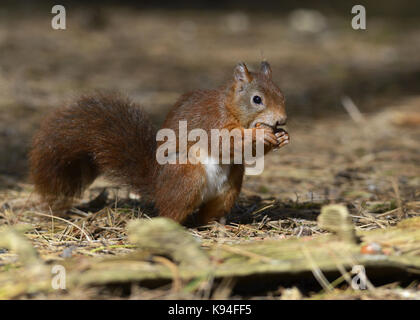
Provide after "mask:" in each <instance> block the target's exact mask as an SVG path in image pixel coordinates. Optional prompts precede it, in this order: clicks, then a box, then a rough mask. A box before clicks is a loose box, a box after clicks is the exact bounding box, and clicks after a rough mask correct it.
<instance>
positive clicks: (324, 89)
mask: <svg viewBox="0 0 420 320" xmlns="http://www.w3.org/2000/svg"><path fill="white" fill-rule="evenodd" d="M119 13H120V14H115V12H114V11H112V10H102V11H100V12H99V13H97V12H94V11H92V12H91V11H77V12H76V14H74V15H73V17H72V20H70V22H69V26H71V27H69V30H66V33H65V34H64V35H63V34H59V32H54V31H51V30H50V29H45V25H48V23H49V22H48V21H47V22H45V21H44V20H45V17H44V16H43V15H41V14H35V15H34V16H33V17H31V18H27V19H23V20H19V21H17V20H16V19H14V20H13V19H11V18H9V19H6V20H5V19H0V88H1V89H2V94H1V95H0V110H1V113H0V148H1V149H2V152H1V155H0V227H1V226H17V225H22V224H23V225H26V226H30V230H27V231H26V232H25V235H26V237H27V239H29V240H30V243H31V244H32V245H33V247H34V248H35V249H36V251H37V252H38V253H39V256H40V258H41V260H42V261H43V262H45V263H46V264H48V265H49V264H54V263H58V262H60V261H64V260H66V259H70V260H71V259H78V258H80V257H82V258H86V259H90V258H107V257H115V256H124V255H126V254H130V253H132V252H133V251H135V250H136V248H135V246H134V245H133V244H132V243H131V242H130V241H129V240H128V238H127V230H126V224H127V223H128V222H129V221H130V220H132V219H137V218H141V219H149V217H150V216H152V215H153V212H152V210H151V208H150V207H149V206H148V205H147V204H144V203H142V202H141V201H140V200H139V199H138V197H137V196H136V195H134V194H132V193H131V192H130V191H129V190H126V189H124V188H120V187H119V186H116V185H113V184H112V183H110V182H107V181H105V180H102V179H100V180H98V181H96V182H95V183H94V184H93V185H92V186H91V188H90V189H89V190H88V191H87V192H86V193H85V194H84V197H83V199H80V202H79V204H78V205H77V206H76V207H75V208H74V209H73V210H72V212H70V213H69V214H68V216H66V217H65V219H62V218H52V217H51V216H50V212H48V211H43V210H40V209H39V206H38V205H37V196H36V194H34V193H33V185H32V184H31V183H30V181H28V179H27V157H26V153H27V150H28V146H29V143H30V137H31V136H32V134H33V132H34V130H35V129H36V128H37V126H38V125H39V122H40V120H41V119H42V117H43V116H44V115H45V113H46V112H48V111H49V110H51V109H52V108H54V107H56V106H58V105H61V104H63V103H65V102H66V101H69V100H70V99H71V98H72V97H74V96H76V95H78V94H80V93H84V92H89V91H91V90H95V89H101V90H121V91H123V92H125V93H127V94H128V95H129V96H131V97H132V98H133V99H134V100H136V101H138V102H140V103H141V104H143V105H144V106H145V108H146V109H147V110H148V111H149V112H150V113H151V115H152V117H153V119H154V121H155V122H156V123H159V122H161V121H162V114H163V113H164V112H165V111H166V110H167V109H168V107H169V106H170V104H171V103H173V102H174V101H175V99H176V98H177V96H178V95H179V94H181V93H182V92H185V91H186V90H191V89H194V88H195V87H197V83H198V84H199V87H215V86H217V85H218V84H220V83H221V82H222V81H224V80H226V79H228V78H229V77H230V71H229V70H231V69H232V68H233V65H234V64H235V63H236V62H237V61H236V59H240V60H245V61H248V60H249V61H256V60H258V59H259V57H260V55H261V52H260V51H259V49H258V48H264V55H265V56H267V57H268V58H269V60H270V62H271V63H272V65H273V73H274V77H275V79H278V81H279V83H280V85H281V87H282V88H283V89H284V91H285V93H286V97H287V99H288V100H287V107H288V110H289V111H290V112H289V119H290V121H289V123H288V127H287V130H288V132H289V134H290V137H291V143H290V145H288V146H286V147H285V148H282V149H281V150H279V151H277V152H274V153H271V154H269V155H268V156H267V157H266V159H265V169H264V171H263V173H262V174H261V175H258V176H247V177H246V178H245V183H244V186H243V190H242V193H241V197H240V199H239V201H238V202H237V204H236V205H235V208H234V210H233V211H232V213H230V214H229V215H228V216H227V217H226V219H224V220H223V221H220V222H215V223H212V224H210V225H208V226H204V227H201V228H187V231H188V233H190V234H191V235H193V236H194V237H195V238H196V239H198V240H199V243H200V244H201V246H202V247H203V248H206V247H208V246H214V245H219V244H223V245H229V244H240V243H251V242H264V241H270V240H279V241H280V240H286V239H300V238H302V239H307V238H312V237H313V238H316V237H318V236H319V235H321V234H324V233H326V231H325V230H322V229H321V228H320V227H319V226H318V223H317V216H318V215H319V213H320V210H321V208H322V206H323V205H326V204H331V203H336V204H343V205H345V206H346V207H347V208H348V209H349V212H350V216H351V218H352V221H353V223H354V225H355V228H356V230H357V231H366V230H374V229H383V230H387V229H388V228H391V227H392V226H395V225H396V224H397V223H398V222H400V221H402V220H405V219H407V218H411V217H415V216H420V165H419V164H420V108H419V106H420V96H419V95H418V94H416V93H415V92H413V88H415V87H416V86H418V85H419V83H418V82H419V76H418V75H419V70H420V59H419V55H418V54H417V53H418V49H419V48H420V41H419V39H418V36H417V35H418V28H417V27H409V28H408V29H407V30H405V32H404V33H401V32H400V30H398V29H397V30H395V29H392V30H388V29H387V25H384V21H380V20H378V21H373V22H372V23H371V24H370V31H369V32H368V33H366V34H364V35H362V36H360V35H359V34H357V33H354V32H352V31H349V30H348V28H347V27H345V24H344V23H343V22H341V21H339V20H334V19H328V22H329V27H328V28H327V29H326V30H327V31H325V30H320V31H319V32H318V33H316V34H302V33H301V32H302V31H297V30H294V29H293V28H292V27H291V25H293V23H291V22H288V21H289V20H290V19H292V18H291V17H289V18H288V19H289V20H287V19H286V21H285V20H281V19H278V17H275V16H271V15H270V16H261V15H257V16H256V17H250V16H249V15H248V14H246V13H217V12H216V13H211V14H207V15H203V16H202V17H197V16H196V15H195V14H192V13H189V12H186V13H184V14H182V15H175V14H172V13H162V12H137V13H133V12H130V11H124V10H123V11H121V12H119ZM17 14H24V15H27V13H25V12H23V13H17ZM122 17H124V18H122ZM257 22H260V23H257ZM251 25H252V27H251ZM13 26H15V27H13ZM156 34H159V37H156ZM402 34H403V35H402ZM270 39H276V41H272V40H270ZM248 43H252V44H253V46H252V47H251V46H249V45H247V44H248ZM146 44H147V45H146ZM215 46H216V47H215ZM168 52H171V54H170V55H169V56H168ZM255 65H257V63H255ZM347 95H348V96H350V97H351V98H352V99H353V100H354V102H353V101H352V100H351V99H350V98H348V97H347ZM349 106H350V107H349ZM351 106H353V107H351ZM346 107H347V108H346ZM346 110H347V111H346ZM360 111H361V113H360ZM144 259H145V261H147V259H150V257H146V258H144ZM19 268H21V265H20V264H19V258H18V257H17V256H16V254H15V253H14V252H13V250H10V251H9V250H6V249H2V248H1V247H0V274H3V275H7V272H11V271H10V270H15V269H19ZM1 279H2V278H1V277H0V281H1ZM314 281H315V279H314ZM373 284H374V285H377V289H378V290H375V293H373V292H372V291H370V290H366V291H357V292H356V291H352V290H351V289H349V286H348V285H347V284H342V285H340V286H338V287H337V288H336V289H335V290H333V291H331V292H330V293H328V294H320V293H321V291H322V287H321V286H320V285H317V284H316V281H315V284H311V285H309V286H306V285H302V284H301V283H300V282H298V281H297V282H296V283H284V284H282V283H280V284H279V285H278V287H277V288H276V289H275V290H272V289H270V290H260V291H259V292H256V293H252V294H246V293H244V292H239V291H237V290H235V286H234V285H233V284H231V283H229V282H227V283H226V282H223V281H222V283H219V284H217V286H216V284H214V286H213V287H212V285H213V283H207V284H206V286H207V287H206V288H207V291H206V294H205V295H203V290H202V287H200V288H201V289H200V290H199V289H197V290H189V289H188V288H183V289H185V290H183V289H180V290H177V291H176V292H174V291H173V290H172V289H173V287H172V286H171V285H170V284H167V283H166V284H162V285H161V286H154V287H153V288H152V287H150V286H146V285H143V283H135V282H133V283H132V284H131V286H130V288H129V289H127V286H121V287H119V286H118V285H116V284H115V283H111V284H109V285H100V286H86V287H77V288H75V289H73V290H68V291H64V292H56V291H52V292H51V291H48V292H45V291H42V290H41V291H36V290H35V291H33V290H32V291H27V292H26V291H23V292H22V291H17V292H18V293H16V295H14V294H12V293H10V294H9V295H8V293H6V294H5V293H4V292H2V291H1V290H0V297H1V294H2V293H3V294H5V296H6V297H14V298H77V299H91V298H131V299H156V298H159V299H162V298H163V299H165V298H169V299H177V298H181V299H182V298H203V297H206V298H235V299H241V298H270V299H279V298H283V299H294V298H296V299H302V298H325V299H353V298H355V299H359V298H361V299H376V298H380V299H387V298H395V299H399V298H407V297H413V298H420V296H419V292H420V284H419V282H418V280H410V281H409V282H407V281H398V279H394V278H392V279H390V281H389V282H388V283H387V282H386V281H385V282H381V283H378V284H375V283H373Z"/></svg>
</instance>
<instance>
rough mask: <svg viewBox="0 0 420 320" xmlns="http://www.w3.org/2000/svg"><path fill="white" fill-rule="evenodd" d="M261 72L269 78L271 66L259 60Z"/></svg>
mask: <svg viewBox="0 0 420 320" xmlns="http://www.w3.org/2000/svg"><path fill="white" fill-rule="evenodd" d="M261 73H262V74H264V75H265V76H266V77H267V78H269V79H271V67H270V64H269V63H268V62H267V61H263V62H261Z"/></svg>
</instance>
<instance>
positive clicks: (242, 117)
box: [30, 61, 289, 224]
mask: <svg viewBox="0 0 420 320" xmlns="http://www.w3.org/2000/svg"><path fill="white" fill-rule="evenodd" d="M286 119H287V116H286V110H285V100H284V96H283V94H282V92H281V91H280V89H279V88H278V87H277V85H276V84H275V83H274V82H273V81H272V71H271V68H270V65H269V64H268V62H266V61H263V62H262V63H261V68H260V70H259V72H250V71H249V70H248V68H247V66H246V65H245V64H244V63H240V64H238V65H237V66H236V67H235V69H234V73H233V79H232V80H230V81H229V82H228V83H227V84H225V85H223V86H221V87H219V88H217V89H214V90H197V91H193V92H189V93H186V94H184V95H182V96H181V97H180V98H179V100H178V101H177V102H176V103H175V105H174V106H173V108H172V109H171V110H170V112H169V113H168V115H167V117H166V120H165V121H164V124H163V126H162V127H163V128H169V129H173V130H174V131H175V132H176V133H177V134H178V124H179V121H187V123H188V129H194V128H201V129H204V130H206V131H210V130H211V129H213V128H216V129H228V130H232V129H239V130H240V132H243V131H244V129H251V130H252V141H251V142H250V143H253V144H255V143H256V140H257V135H256V134H255V132H256V130H262V131H263V143H264V153H267V152H269V151H270V150H272V149H273V148H279V147H282V146H284V145H286V144H288V143H289V135H288V133H287V132H286V131H284V130H282V129H281V130H277V129H276V128H278V126H281V125H284V124H286ZM156 134H157V130H156V129H155V128H154V127H153V125H152V124H151V121H150V119H149V117H148V116H147V114H146V113H145V112H144V111H143V110H142V109H141V108H140V107H139V106H138V105H136V104H134V103H133V102H131V101H130V100H128V99H127V98H125V97H122V96H121V95H104V94H96V95H92V96H83V97H82V98H80V99H79V100H78V101H77V102H75V103H74V104H73V105H70V106H68V107H65V108H61V109H57V110H56V111H54V112H53V113H52V114H51V115H50V116H49V117H47V118H46V119H45V120H44V121H43V123H42V124H41V128H40V130H39V131H38V133H37V134H36V135H35V137H34V140H33V144H32V149H31V151H30V172H31V177H32V180H33V182H34V184H35V189H36V191H37V192H38V193H39V194H40V195H41V197H42V198H43V200H44V201H45V202H47V203H48V204H49V205H50V206H51V207H52V208H54V207H55V206H56V205H57V203H67V205H69V204H71V200H72V199H73V198H74V197H78V196H81V194H82V192H83V191H84V190H85V189H86V188H87V187H88V186H89V185H90V184H91V183H92V182H93V181H94V180H95V179H96V177H97V176H99V175H101V174H104V175H105V176H107V177H109V178H112V179H114V180H116V181H118V182H120V183H122V184H126V185H128V186H129V187H130V188H131V189H132V190H133V191H135V192H136V193H139V194H141V195H145V196H147V197H150V198H151V199H152V201H153V202H154V204H155V207H156V208H157V210H158V212H159V215H160V216H164V217H169V218H172V219H174V220H175V221H178V222H180V223H182V222H184V221H185V219H186V218H187V217H188V216H189V215H190V214H192V213H193V212H195V211H197V210H198V218H199V222H200V223H202V224H205V223H207V222H209V221H211V220H215V219H219V218H221V217H222V216H223V215H225V214H226V213H229V212H230V210H231V208H232V207H233V205H234V202H235V200H236V198H237V197H238V195H239V193H240V191H241V187H242V180H243V176H244V169H245V168H244V164H235V163H232V164H227V165H224V164H202V163H198V164H192V163H190V162H188V163H187V164H165V165H160V164H159V163H158V162H157V161H156V151H157V148H158V146H159V143H158V142H157V141H156ZM243 141H244V142H243V143H246V142H245V139H243Z"/></svg>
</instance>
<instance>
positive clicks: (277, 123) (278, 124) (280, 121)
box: [276, 117, 287, 127]
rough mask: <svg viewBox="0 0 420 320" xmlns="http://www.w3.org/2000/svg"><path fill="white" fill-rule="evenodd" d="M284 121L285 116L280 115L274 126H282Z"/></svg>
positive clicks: (285, 119)
mask: <svg viewBox="0 0 420 320" xmlns="http://www.w3.org/2000/svg"><path fill="white" fill-rule="evenodd" d="M286 122H287V117H282V118H280V120H278V121H277V122H276V127H278V126H284V125H285V124H286Z"/></svg>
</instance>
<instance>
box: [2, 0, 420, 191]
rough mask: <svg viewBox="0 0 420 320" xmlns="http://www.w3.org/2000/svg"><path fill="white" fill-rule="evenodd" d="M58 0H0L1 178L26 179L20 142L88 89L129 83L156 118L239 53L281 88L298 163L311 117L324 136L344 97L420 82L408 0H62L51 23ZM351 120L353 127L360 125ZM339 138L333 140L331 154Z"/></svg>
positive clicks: (418, 41)
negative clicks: (361, 11)
mask: <svg viewBox="0 0 420 320" xmlns="http://www.w3.org/2000/svg"><path fill="white" fill-rule="evenodd" d="M55 4H58V3H57V1H55V2H52V1H31V2H28V1H4V0H3V1H2V2H1V4H0V176H1V177H2V178H1V179H0V188H13V187H14V186H15V184H16V181H26V179H27V157H26V154H27V151H28V145H29V143H30V140H31V137H32V135H33V132H34V130H35V129H36V128H37V127H38V125H39V122H40V121H41V119H42V118H43V117H44V116H45V115H46V114H47V113H48V111H49V110H51V109H52V108H56V107H59V106H62V105H64V104H66V103H68V102H69V101H71V100H72V99H74V98H76V97H77V96H78V95H80V94H82V93H86V92H91V91H93V90H98V89H99V90H118V91H122V92H124V93H126V94H127V95H129V96H130V97H131V98H132V99H133V100H135V101H136V102H139V103H140V104H141V105H143V107H144V108H145V109H147V110H148V111H149V112H150V114H151V115H152V117H153V121H155V122H156V124H157V125H158V124H159V123H160V122H161V121H162V120H163V117H164V116H165V114H166V111H167V109H168V108H169V107H170V106H171V105H172V104H173V103H174V102H175V100H176V99H177V97H178V96H179V95H181V94H182V93H184V92H186V91H190V90H193V89H195V88H214V87H217V86H219V85H221V84H222V83H223V82H225V81H226V80H228V79H230V78H231V76H232V70H233V67H234V66H235V64H236V63H237V62H240V61H244V62H246V63H247V64H248V66H249V68H250V69H255V68H258V67H259V63H260V61H261V60H262V58H265V59H267V60H268V61H269V62H270V63H271V65H272V69H273V77H274V79H275V81H276V82H277V83H278V84H279V86H280V87H281V88H282V89H283V91H284V93H285V95H286V98H287V108H288V113H289V119H290V124H289V126H290V133H291V136H292V142H293V141H296V142H295V143H296V147H295V148H296V149H290V151H291V152H292V151H293V150H294V151H295V152H297V155H298V156H296V154H295V157H294V158H293V159H290V162H294V163H296V161H298V160H296V159H302V157H305V156H307V155H305V154H304V153H299V150H300V149H299V141H305V142H306V144H301V145H300V147H301V148H302V149H301V150H304V149H305V148H307V147H309V148H310V147H311V146H312V147H313V146H314V144H313V143H311V139H315V138H316V137H317V136H316V135H315V136H314V135H312V138H311V135H310V133H311V131H312V130H314V128H315V124H316V123H324V127H323V128H324V131H325V132H326V133H327V134H326V135H324V136H322V137H321V138H320V137H319V136H318V139H324V142H326V143H328V142H329V141H328V139H329V135H328V130H329V129H328V128H330V125H331V126H334V125H337V123H338V122H337V121H338V119H350V118H351V117H349V114H348V111H346V109H345V108H344V107H343V98H344V97H349V98H350V99H351V101H352V102H351V104H352V105H355V106H357V107H356V108H357V109H358V110H360V111H361V112H362V113H365V114H368V113H374V112H379V111H380V110H382V109H383V108H386V107H392V108H393V109H398V108H400V107H401V106H403V105H405V104H406V102H405V101H407V97H412V96H415V95H416V94H418V93H419V87H420V54H419V52H420V2H418V1H414V0H413V1H408V0H400V1H379V0H370V1H353V2H352V1H322V4H321V2H317V3H315V2H314V1H250V0H249V1H248V0H240V1H236V0H229V1H223V2H215V1H209V0H202V1H184V2H182V4H179V3H175V2H174V1H159V2H155V1H89V4H86V2H84V1H59V4H62V5H64V6H65V8H66V13H67V29H66V30H65V31H57V30H53V29H52V28H51V19H52V18H53V16H54V15H53V14H52V13H51V8H52V6H53V5H55ZM356 4H362V5H364V6H365V8H366V11H367V30H353V29H352V27H351V20H352V18H353V16H354V15H353V14H351V8H352V6H353V5H356ZM345 99H346V98H345ZM346 101H347V102H348V101H349V100H346ZM403 101H404V103H403ZM410 101H411V102H410V105H411V109H416V108H418V106H419V100H418V99H417V100H410ZM413 101H414V102H413ZM400 102H401V103H400ZM353 116H354V115H353ZM320 121H321V122H320ZM322 121H324V122H322ZM352 123H353V122H349V128H348V129H349V130H352V129H354V130H356V131H358V130H360V127H357V126H355V125H353V124H352ZM293 128H295V129H296V132H297V134H298V132H302V135H301V136H300V137H301V138H298V139H296V140H294V136H293V130H292V129H293ZM299 130H300V131H299ZM320 132H321V131H320ZM304 133H307V136H304ZM343 135H346V133H343ZM296 137H299V135H297V136H296ZM416 137H417V136H416ZM325 139H327V141H325ZM337 143H338V144H340V142H337V141H335V142H331V144H329V148H330V149H332V151H331V152H332V153H333V154H334V152H338V151H337V149H335V148H334V145H337ZM359 147H360V146H359ZM291 148H293V147H291ZM355 148H356V147H355ZM414 149H415V148H414V147H413V150H414ZM319 150H321V149H313V150H312V151H313V152H314V154H316V153H317V152H319ZM334 150H335V151H334ZM413 152H414V155H415V156H418V152H416V151H415V150H414V151H413ZM286 153H287V152H286ZM309 158H311V156H309ZM410 159H412V158H410ZM413 159H414V158H413ZM413 159H412V161H413V162H412V164H415V162H414V160H413ZM416 159H417V158H416ZM324 160H325V159H324ZM326 164H327V165H328V161H327V162H326ZM410 170H411V169H410ZM291 182H293V181H291Z"/></svg>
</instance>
